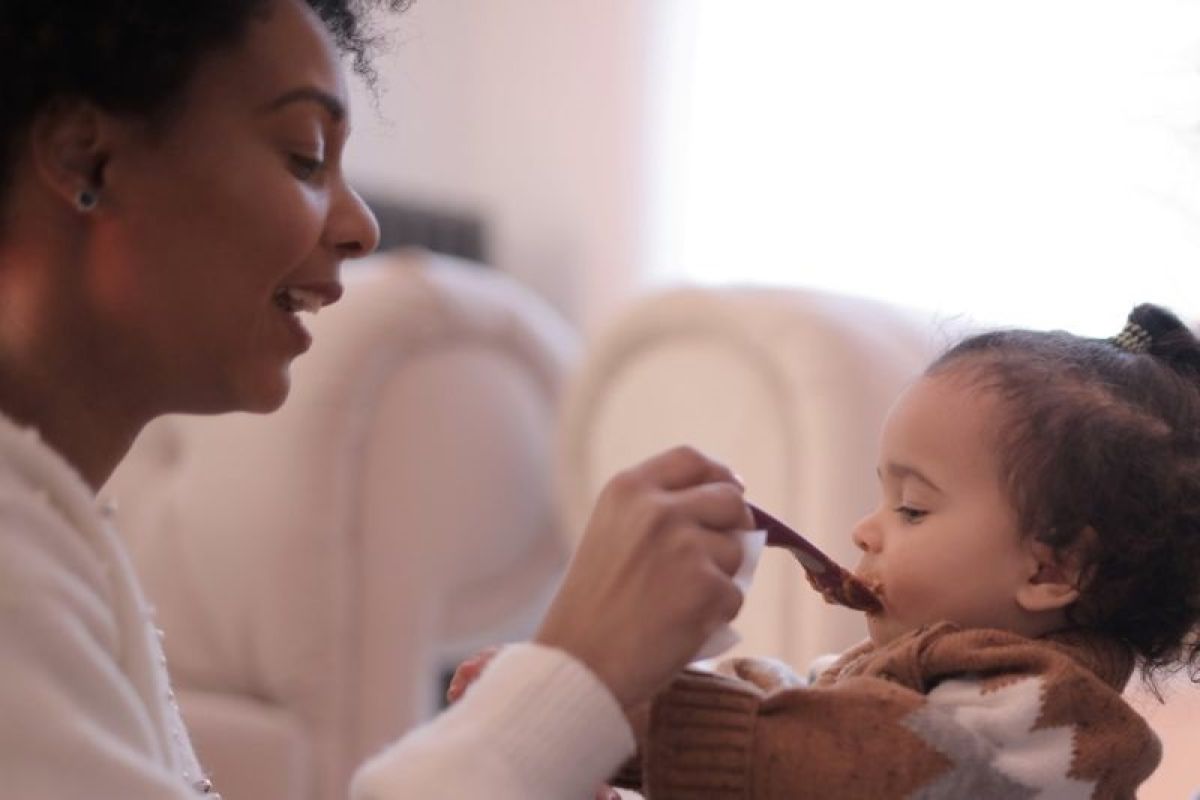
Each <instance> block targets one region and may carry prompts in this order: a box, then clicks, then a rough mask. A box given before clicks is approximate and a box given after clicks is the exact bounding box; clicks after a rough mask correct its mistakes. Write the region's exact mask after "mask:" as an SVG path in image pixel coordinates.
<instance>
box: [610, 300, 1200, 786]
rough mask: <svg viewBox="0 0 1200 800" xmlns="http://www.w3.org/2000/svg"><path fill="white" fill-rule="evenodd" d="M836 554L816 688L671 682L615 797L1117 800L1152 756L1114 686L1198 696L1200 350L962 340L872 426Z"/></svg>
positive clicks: (1191, 344) (1139, 330) (710, 678)
mask: <svg viewBox="0 0 1200 800" xmlns="http://www.w3.org/2000/svg"><path fill="white" fill-rule="evenodd" d="M877 471H878V475H879V482H880V487H881V500H880V504H879V507H878V508H877V509H876V510H875V511H874V512H872V513H871V514H870V515H869V516H867V517H866V518H865V519H863V520H862V521H861V522H860V523H859V524H858V526H857V527H856V528H855V529H854V531H853V533H852V538H853V540H854V543H855V544H856V545H857V546H858V548H859V549H860V550H861V551H862V556H861V559H860V563H859V565H858V568H857V570H856V573H857V574H858V575H859V577H861V578H862V579H863V580H865V581H867V582H868V583H869V584H870V585H872V586H874V587H878V588H879V595H880V598H881V600H882V605H883V607H882V609H880V610H878V611H876V612H873V613H869V614H868V615H867V627H868V630H869V632H870V638H869V640H868V641H866V642H864V643H863V644H861V645H859V646H857V647H855V648H853V649H851V650H850V651H848V652H846V653H844V654H842V655H841V656H840V657H839V658H838V659H837V661H836V662H835V663H834V664H833V665H832V666H830V667H828V668H827V669H825V670H824V671H823V672H821V673H820V674H819V675H818V676H817V678H816V680H815V681H814V682H813V683H812V685H810V686H807V687H799V686H796V681H794V680H791V679H790V678H789V676H787V675H780V674H779V672H778V670H777V669H775V668H773V667H771V666H770V665H769V664H768V665H766V666H764V664H761V663H757V664H756V662H754V661H742V662H740V663H739V664H736V665H735V666H736V675H735V676H733V677H730V676H723V675H714V674H711V673H701V672H694V671H688V672H685V673H683V674H682V675H681V676H680V677H679V678H678V679H676V681H675V682H674V683H673V684H672V685H671V686H670V687H669V688H668V689H667V690H666V691H665V692H663V693H662V694H661V695H660V696H659V697H658V699H657V700H656V701H655V703H654V705H653V707H652V708H651V709H650V711H649V714H648V715H645V723H644V725H643V726H642V730H640V731H638V738H639V741H640V748H639V761H638V763H637V764H636V765H635V768H634V769H632V770H631V769H626V770H625V771H624V772H623V774H622V776H621V778H622V779H623V782H624V784H626V785H628V786H629V787H630V788H640V789H641V791H642V792H644V793H645V794H646V796H647V797H649V798H651V800H671V799H672V798H722V797H729V798H735V797H736V798H750V799H752V800H766V799H767V798H771V799H772V800H774V799H778V800H784V799H785V798H786V799H787V800H792V799H793V798H803V797H819V798H830V797H849V798H885V797H920V798H967V797H972V798H975V797H981V798H985V797H986V798H1009V797H1013V798H1017V797H1053V798H1076V797H1078V798H1092V797H1095V798H1124V797H1132V796H1133V795H1134V792H1135V790H1136V788H1137V786H1138V784H1139V783H1141V782H1142V781H1143V780H1144V779H1145V778H1146V777H1147V776H1148V775H1149V774H1150V773H1151V772H1152V771H1153V770H1154V768H1155V766H1156V765H1157V763H1158V761H1159V758H1160V748H1159V743H1158V740H1157V739H1156V738H1155V736H1154V734H1153V733H1152V732H1151V730H1150V728H1149V727H1148V726H1147V724H1146V723H1145V721H1144V720H1142V719H1141V717H1139V716H1138V714H1137V713H1135V712H1134V711H1133V709H1132V708H1130V707H1129V706H1128V705H1127V704H1126V703H1125V701H1124V700H1123V699H1122V697H1121V691H1122V689H1123V688H1124V686H1125V684H1126V682H1127V681H1128V679H1129V678H1130V676H1131V674H1132V672H1133V670H1134V669H1135V668H1139V669H1140V671H1141V673H1142V676H1143V677H1144V678H1145V679H1147V680H1148V681H1151V683H1153V679H1154V677H1155V675H1157V674H1158V673H1160V672H1162V671H1164V670H1170V669H1175V668H1187V669H1188V670H1189V672H1190V675H1191V677H1192V678H1193V679H1194V680H1200V630H1198V626H1200V341H1197V339H1196V338H1195V337H1194V336H1193V335H1192V334H1191V333H1190V332H1189V331H1188V330H1187V328H1186V327H1185V326H1184V325H1183V324H1182V323H1180V321H1179V320H1178V319H1177V318H1176V317H1174V316H1173V315H1171V314H1170V313H1169V312H1167V311H1165V310H1163V309H1161V308H1158V307H1155V306H1148V305H1145V306H1139V307H1138V308H1136V309H1134V311H1133V312H1132V314H1131V315H1130V317H1129V322H1128V324H1127V326H1126V328H1125V330H1124V331H1122V332H1121V334H1120V335H1119V336H1117V337H1115V338H1114V339H1111V340H1095V339H1085V338H1081V337H1077V336H1072V335H1070V334H1066V333H1062V332H1053V333H1043V332H1031V331H997V332H991V333H985V334H982V335H978V336H975V337H972V338H970V339H967V340H966V341H964V342H962V343H960V344H959V345H957V346H956V347H954V348H953V349H951V350H950V351H949V352H947V353H946V354H945V355H943V356H942V357H940V358H939V359H938V360H937V361H935V362H934V363H933V364H932V365H931V366H930V367H929V368H928V370H927V371H926V372H925V374H924V375H923V376H922V377H921V378H920V379H919V380H918V381H917V382H916V383H915V384H914V385H912V386H911V387H910V388H909V389H908V391H907V392H905V393H904V394H903V395H902V396H901V397H900V399H899V400H898V402H897V403H896V405H895V406H894V408H893V409H892V412H891V414H890V416H889V418H888V420H887V422H886V424H885V426H884V430H883V435H882V439H881V444H880V456H879V463H878V470H877Z"/></svg>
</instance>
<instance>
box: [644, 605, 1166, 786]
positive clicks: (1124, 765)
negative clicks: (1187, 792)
mask: <svg viewBox="0 0 1200 800" xmlns="http://www.w3.org/2000/svg"><path fill="white" fill-rule="evenodd" d="M1132 669H1133V658H1132V655H1131V653H1130V652H1129V651H1128V650H1127V649H1126V648H1125V647H1123V646H1122V645H1120V644H1118V643H1115V642H1113V641H1111V640H1108V639H1105V638H1103V637H1099V636H1096V635H1094V634H1086V633H1081V632H1073V633H1060V634H1055V635H1053V636H1050V637H1046V638H1043V639H1037V640H1033V639H1027V638H1024V637H1021V636H1018V635H1016V634H1013V633H1008V632H1006V631H998V630H960V629H958V628H956V627H955V626H953V625H949V624H940V625H935V626H931V627H928V628H924V629H921V630H919V631H915V632H913V633H910V634H908V635H906V636H904V637H901V638H900V639H898V640H896V641H894V642H891V643H890V644H888V645H886V646H883V647H875V646H873V645H871V644H870V643H865V644H862V645H859V646H858V647H855V648H853V649H851V650H849V651H848V652H846V653H845V654H843V655H842V657H841V658H839V659H838V661H837V662H836V663H835V664H834V665H833V666H832V667H830V668H829V669H828V670H826V671H825V672H824V673H822V674H821V675H820V677H819V678H818V680H817V681H816V682H815V683H814V684H813V685H812V686H811V687H807V688H789V689H781V690H768V691H764V690H762V689H760V688H759V687H758V686H756V685H754V684H752V683H748V682H745V681H740V680H736V679H731V678H727V677H723V676H718V675H713V674H710V673H702V672H696V671H691V670H689V671H687V672H685V673H683V674H682V675H681V676H680V677H679V678H678V679H676V680H675V681H674V683H672V685H671V686H670V687H669V688H668V689H667V690H666V691H665V692H664V693H663V694H662V695H660V696H659V698H658V699H657V700H656V701H655V703H654V706H653V709H652V711H651V714H650V721H649V730H648V733H647V735H646V736H645V738H644V740H643V741H642V743H641V745H642V746H641V750H640V752H641V757H642V769H641V781H640V783H641V786H631V787H630V788H640V789H641V790H642V791H643V792H644V793H645V794H646V796H647V797H648V798H650V800H699V798H719V799H720V800H725V799H726V798H728V799H729V800H733V799H734V798H737V800H785V798H786V800H794V799H795V798H806V797H819V798H892V797H897V798H899V797H904V798H954V799H955V800H957V799H958V798H1025V797H1030V798H1032V797H1045V798H1055V799H1056V800H1057V799H1058V798H1127V797H1133V796H1134V791H1135V789H1136V788H1137V786H1138V784H1140V783H1141V782H1142V781H1143V780H1144V779H1145V778H1146V777H1147V776H1148V775H1149V774H1150V773H1151V772H1152V771H1153V770H1154V768H1155V767H1156V766H1157V764H1158V761H1159V758H1160V747H1159V742H1158V739H1157V738H1156V737H1155V736H1154V734H1153V733H1152V732H1151V730H1150V728H1149V726H1148V725H1147V724H1146V723H1145V721H1144V720H1142V718H1141V717H1139V716H1138V715H1137V713H1135V712H1134V711H1133V709H1131V708H1130V707H1129V706H1128V705H1127V704H1126V703H1125V701H1124V700H1123V699H1122V698H1121V695H1120V691H1121V689H1122V688H1123V687H1124V685H1125V683H1126V681H1127V680H1128V679H1129V676H1130V674H1131V672H1132ZM635 774H636V773H635ZM624 775H625V776H628V775H629V771H628V770H626V771H625V773H624ZM635 783H636V781H635Z"/></svg>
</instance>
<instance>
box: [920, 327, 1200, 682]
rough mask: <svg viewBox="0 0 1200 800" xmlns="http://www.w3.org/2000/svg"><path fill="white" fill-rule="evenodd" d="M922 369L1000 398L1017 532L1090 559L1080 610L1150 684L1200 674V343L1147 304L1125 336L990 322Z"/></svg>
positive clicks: (1075, 612) (1004, 466)
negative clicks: (1125, 648) (1123, 646)
mask: <svg viewBox="0 0 1200 800" xmlns="http://www.w3.org/2000/svg"><path fill="white" fill-rule="evenodd" d="M927 374H929V375H944V374H950V375H953V376H955V377H960V376H961V377H964V378H966V379H967V380H969V381H970V382H971V383H972V384H973V385H976V386H979V387H981V388H983V389H984V390H986V391H990V392H994V393H995V396H997V397H998V398H999V399H1000V402H1001V407H1002V408H1003V409H1005V412H1004V416H1003V418H1002V419H1000V420H998V421H997V437H998V441H997V443H998V445H999V449H1000V453H1001V471H1002V476H1001V477H1002V480H1003V481H1004V482H1005V485H1006V487H1007V489H1008V491H1009V494H1010V497H1011V498H1012V500H1013V502H1014V505H1015V507H1016V509H1017V513H1018V517H1019V520H1020V525H1021V528H1022V530H1023V531H1024V533H1025V534H1026V535H1030V536H1034V537H1036V538H1037V539H1038V540H1040V541H1042V542H1045V543H1046V544H1048V545H1050V546H1052V547H1053V548H1055V550H1056V552H1059V553H1060V554H1066V553H1067V552H1072V553H1074V554H1076V556H1077V557H1079V558H1080V559H1081V562H1080V563H1081V566H1082V569H1081V576H1082V578H1081V582H1080V587H1079V588H1080V598H1079V600H1078V601H1077V602H1076V603H1075V604H1074V605H1073V606H1072V608H1071V609H1070V617H1071V621H1072V622H1073V623H1075V624H1078V625H1082V626H1085V627H1089V628H1093V629H1096V630H1100V631H1103V632H1105V633H1107V634H1109V635H1111V636H1114V637H1116V638H1118V639H1120V640H1122V641H1124V642H1126V643H1128V645H1129V646H1130V647H1131V648H1132V649H1133V651H1134V653H1135V654H1136V656H1137V657H1138V661H1139V665H1140V667H1141V671H1142V675H1143V677H1144V678H1145V679H1147V680H1148V681H1149V682H1150V683H1151V685H1153V684H1154V683H1155V677H1156V676H1157V675H1158V674H1160V673H1162V672H1164V671H1165V672H1171V671H1174V670H1176V669H1186V670H1187V672H1188V675H1189V677H1190V678H1191V679H1192V680H1193V681H1197V682H1200V341H1198V340H1197V339H1196V337H1195V336H1194V335H1193V334H1192V333H1191V331H1189V330H1188V329H1187V327H1186V326H1184V325H1183V323H1181V322H1180V321H1179V319H1178V318H1177V317H1175V316H1174V315H1173V314H1171V313H1170V312H1169V311H1166V310H1164V309H1162V308H1160V307H1158V306H1153V305H1141V306H1138V307H1137V308H1135V309H1134V310H1133V312H1132V313H1131V314H1130V316H1129V326H1128V327H1127V328H1126V333H1124V334H1123V335H1122V336H1121V337H1119V340H1118V341H1114V340H1107V339H1087V338H1083V337H1079V336H1073V335H1071V334H1068V333H1064V332H1060V331H1055V332H1037V331H1024V330H1002V331H994V332H989V333H984V334H981V335H977V336H973V337H971V338H969V339H967V340H965V341H963V342H961V343H959V344H958V345H956V346H955V347H953V348H952V349H951V350H949V351H948V352H947V353H945V354H944V355H943V356H942V357H941V358H939V359H938V360H937V361H935V362H934V363H933V364H932V365H931V366H930V368H929V370H928V371H927ZM1093 531H1094V534H1093V533H1092V532H1093Z"/></svg>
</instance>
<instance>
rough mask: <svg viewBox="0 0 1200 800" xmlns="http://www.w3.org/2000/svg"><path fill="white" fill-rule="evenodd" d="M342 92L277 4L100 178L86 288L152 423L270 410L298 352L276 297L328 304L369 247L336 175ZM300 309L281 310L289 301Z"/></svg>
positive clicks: (298, 14)
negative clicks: (348, 266)
mask: <svg viewBox="0 0 1200 800" xmlns="http://www.w3.org/2000/svg"><path fill="white" fill-rule="evenodd" d="M347 132H348V119H347V90H346V85H345V81H344V77H343V75H342V73H341V69H340V66H339V62H338V56H337V52H336V50H335V48H334V46H333V44H332V43H331V42H330V40H329V38H328V36H327V34H326V32H325V30H324V27H323V26H322V24H321V22H320V21H319V20H318V19H317V18H316V17H315V15H314V14H313V13H312V12H311V11H310V10H309V8H308V7H307V6H306V5H304V4H303V3H300V2H299V1H298V0H273V2H271V3H270V5H269V15H267V16H265V17H255V18H254V19H253V20H252V21H251V22H250V23H249V26H248V29H247V31H246V33H245V36H244V37H243V38H242V39H241V40H240V41H239V42H238V43H237V44H236V45H235V46H233V47H231V48H228V49H225V50H221V51H218V52H216V53H213V54H210V55H209V56H207V57H206V58H205V59H204V60H202V61H201V62H200V64H199V66H198V68H197V70H196V72H195V74H194V76H193V78H192V79H191V81H190V83H189V85H188V87H187V89H186V93H185V94H184V96H183V98H182V103H181V105H180V106H179V109H178V111H177V113H175V114H173V115H171V116H170V117H169V118H168V120H167V122H166V126H165V128H163V129H162V130H157V131H156V130H146V126H145V125H144V124H139V125H133V124H132V123H131V124H130V127H129V135H128V136H127V137H125V138H124V139H120V140H119V141H118V144H117V145H116V146H115V147H114V148H113V151H112V152H111V153H110V154H109V157H108V158H107V160H106V163H105V164H104V168H103V173H102V179H101V181H100V186H99V190H100V198H101V207H100V208H98V209H97V211H95V212H92V214H93V216H92V220H93V221H92V223H91V224H92V225H93V235H92V237H91V239H90V241H89V247H91V249H92V252H91V253H89V256H90V259H89V263H94V264H95V265H96V266H97V268H96V269H95V270H94V271H93V273H92V274H90V276H89V280H90V281H91V282H92V283H93V284H94V285H93V286H92V287H91V289H92V291H91V294H92V296H93V297H95V298H97V307H98V311H97V313H98V314H100V315H102V317H103V318H104V319H103V323H104V325H105V330H106V331H112V330H116V331H117V332H118V333H117V337H118V338H119V339H120V340H121V341H122V347H123V348H124V351H125V352H127V353H128V354H129V358H128V363H127V364H126V365H123V366H122V369H126V370H128V371H129V372H130V373H133V374H126V375H122V376H119V377H120V378H121V379H124V380H125V381H126V383H128V384H129V385H131V386H136V387H138V390H139V391H142V392H147V393H149V394H150V395H151V396H152V399H149V398H146V397H142V398H138V400H139V401H144V402H153V403H154V404H155V405H156V406H158V407H159V408H158V409H157V410H160V411H191V412H216V411H226V410H232V409H242V410H248V411H269V410H272V409H274V408H276V407H278V406H279V405H280V404H281V403H282V402H283V400H284V399H285V398H286V396H287V392H288V385H289V380H288V369H289V365H290V363H291V361H292V359H293V358H295V357H296V356H298V355H300V354H301V353H303V352H304V351H305V350H306V349H307V348H308V345H309V340H308V335H307V333H306V332H305V330H304V328H303V326H302V325H301V324H300V322H299V320H298V319H297V316H296V314H295V313H294V312H293V310H292V308H291V306H292V303H290V302H289V301H288V300H287V299H285V297H286V296H288V295H289V294H290V293H291V290H293V289H300V290H307V291H308V292H310V293H311V294H310V295H308V297H309V298H310V299H319V300H320V301H322V302H324V303H330V302H334V301H335V300H336V299H337V297H338V296H339V295H340V293H341V285H340V283H339V281H338V272H339V264H340V262H341V261H342V259H344V258H353V257H357V256H362V255H365V254H367V253H369V252H370V251H371V250H373V249H374V248H375V246H376V244H377V241H378V228H377V226H376V224H375V220H374V218H373V217H372V215H371V214H370V212H369V211H368V209H367V208H366V206H365V205H364V204H363V203H362V201H361V200H360V199H359V197H358V196H357V195H356V194H355V193H354V192H353V191H352V190H351V189H350V188H349V187H348V186H347V184H346V182H345V179H344V176H343V174H342V169H341V156H342V148H343V145H344V144H345V140H346V135H347ZM302 296H303V295H292V298H293V300H294V299H296V298H297V297H302Z"/></svg>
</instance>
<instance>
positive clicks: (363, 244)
mask: <svg viewBox="0 0 1200 800" xmlns="http://www.w3.org/2000/svg"><path fill="white" fill-rule="evenodd" d="M325 233H326V240H327V241H328V243H329V244H330V245H331V246H332V247H333V248H334V249H336V250H337V251H338V253H339V255H341V257H342V258H362V257H363V256H366V255H370V254H371V253H373V252H375V248H377V247H378V246H379V222H378V221H377V220H376V219H375V214H374V213H372V211H371V209H370V208H369V207H368V206H367V204H366V203H365V202H363V199H362V198H361V197H359V195H358V192H356V191H354V190H353V189H352V188H350V187H349V186H347V185H345V184H343V185H342V191H340V192H338V195H337V197H336V198H335V199H334V202H333V205H332V206H330V208H329V220H328V222H327V225H326V231H325Z"/></svg>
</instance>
